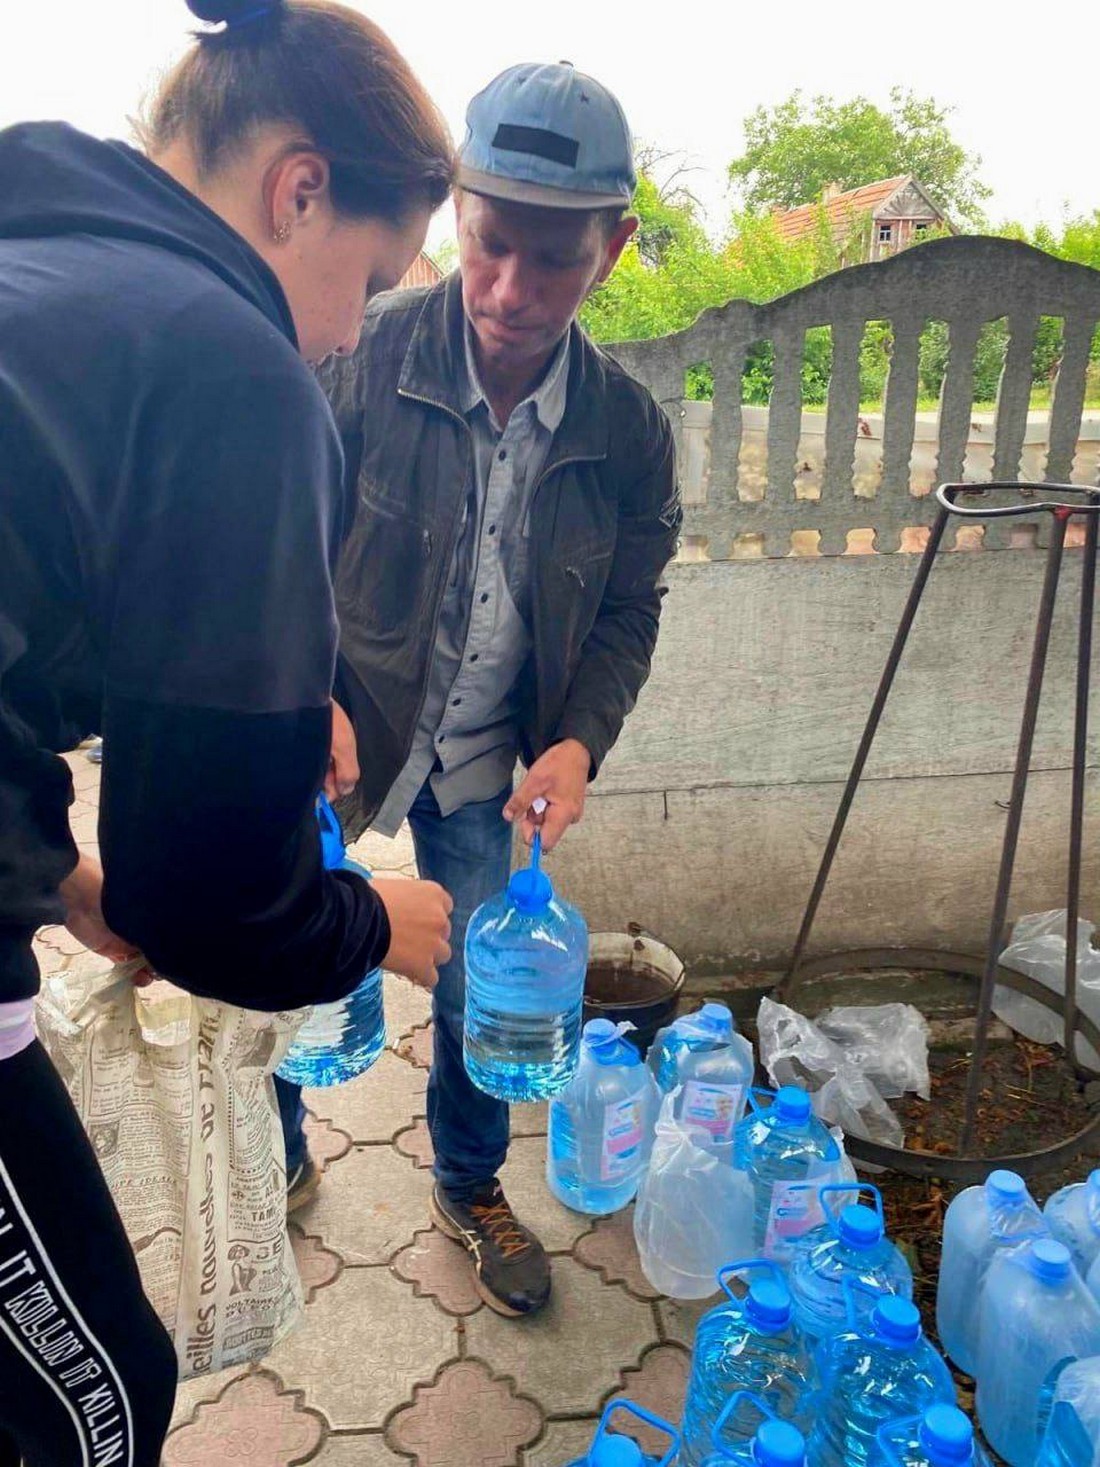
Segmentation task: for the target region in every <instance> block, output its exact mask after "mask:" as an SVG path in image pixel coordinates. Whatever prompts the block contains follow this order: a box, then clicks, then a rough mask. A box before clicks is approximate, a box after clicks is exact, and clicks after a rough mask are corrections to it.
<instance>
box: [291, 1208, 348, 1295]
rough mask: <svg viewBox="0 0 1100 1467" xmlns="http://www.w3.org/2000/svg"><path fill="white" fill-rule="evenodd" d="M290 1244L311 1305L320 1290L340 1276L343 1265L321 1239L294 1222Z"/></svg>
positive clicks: (338, 1257) (338, 1256) (303, 1287)
mask: <svg viewBox="0 0 1100 1467" xmlns="http://www.w3.org/2000/svg"><path fill="white" fill-rule="evenodd" d="M290 1243H291V1247H292V1248H293V1249H294V1261H295V1262H296V1263H297V1265H298V1276H299V1277H300V1279H301V1280H302V1289H303V1291H304V1294H305V1300H306V1303H307V1304H309V1303H311V1302H312V1300H313V1298H314V1296H315V1295H316V1293H317V1291H318V1289H326V1288H328V1286H329V1284H331V1283H332V1282H333V1281H334V1280H335V1279H336V1278H337V1277H338V1276H339V1273H340V1269H341V1268H342V1267H343V1263H342V1260H341V1258H340V1255H339V1254H338V1253H333V1251H332V1249H331V1248H326V1247H325V1245H324V1244H323V1243H322V1242H321V1240H320V1238H315V1237H313V1236H312V1235H311V1234H309V1233H306V1232H303V1230H302V1228H301V1227H300V1226H299V1225H298V1224H297V1223H294V1222H292V1223H291V1224H290Z"/></svg>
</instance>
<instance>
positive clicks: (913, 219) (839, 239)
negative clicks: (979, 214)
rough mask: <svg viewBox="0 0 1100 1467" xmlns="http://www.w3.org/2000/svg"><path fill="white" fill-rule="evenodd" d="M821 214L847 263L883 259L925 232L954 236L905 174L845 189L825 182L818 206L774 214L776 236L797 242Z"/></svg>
mask: <svg viewBox="0 0 1100 1467" xmlns="http://www.w3.org/2000/svg"><path fill="white" fill-rule="evenodd" d="M822 211H824V216H825V219H826V221H827V223H828V226H829V229H830V231H831V232H832V235H833V238H834V239H835V240H836V243H837V244H838V245H839V246H840V248H841V252H842V258H843V263H844V264H845V265H859V264H864V263H866V262H867V261H869V260H882V259H884V258H885V257H886V256H887V255H894V254H896V253H897V252H898V250H903V249H905V248H906V247H907V246H908V245H911V244H912V243H913V242H914V241H915V240H917V239H919V238H920V237H921V236H922V235H923V234H927V233H928V231H929V230H937V231H941V230H944V229H946V230H948V231H950V233H952V234H954V233H955V232H956V231H955V227H954V225H953V224H952V223H951V221H950V220H949V219H948V218H947V216H946V214H944V213H943V211H942V210H941V209H940V208H939V206H938V205H937V204H936V203H935V201H934V200H933V199H932V198H930V197H929V195H928V193H927V192H926V190H925V189H924V188H923V187H922V186H921V184H919V183H918V182H917V180H916V179H915V178H912V177H907V176H904V175H903V176H901V177H899V178H883V179H880V180H879V181H878V182H877V183H868V184H864V185H863V186H862V187H861V188H853V189H846V190H841V189H839V188H838V187H837V186H836V184H829V185H828V186H827V187H826V188H825V189H824V190H823V191H822V195H821V199H820V201H818V202H817V203H813V204H801V205H800V206H799V207H798V208H797V209H785V210H782V211H780V212H777V213H776V215H775V216H774V217H775V223H776V227H777V229H778V231H779V236H780V238H781V239H784V240H795V239H802V238H804V237H805V236H806V235H808V234H812V233H813V232H814V230H815V229H817V228H818V227H819V221H820V219H821V216H822Z"/></svg>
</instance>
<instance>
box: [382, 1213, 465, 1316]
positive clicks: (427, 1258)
mask: <svg viewBox="0 0 1100 1467" xmlns="http://www.w3.org/2000/svg"><path fill="white" fill-rule="evenodd" d="M391 1267H392V1268H393V1271H394V1273H396V1274H397V1276H398V1278H403V1279H405V1280H406V1282H408V1283H410V1284H412V1286H413V1288H414V1289H415V1290H416V1292H417V1293H418V1294H422V1295H424V1296H425V1297H426V1298H429V1299H434V1300H435V1302H436V1303H437V1304H438V1305H439V1307H440V1308H441V1309H445V1310H446V1311H447V1313H448V1314H475V1313H476V1312H477V1310H479V1309H480V1308H482V1303H481V1295H480V1294H479V1293H478V1291H477V1288H476V1287H475V1284H474V1270H473V1265H472V1264H471V1261H470V1257H469V1255H468V1254H467V1252H466V1250H465V1248H462V1247H460V1245H459V1244H458V1243H454V1242H452V1241H451V1239H450V1238H447V1237H444V1235H443V1234H442V1233H441V1232H440V1231H439V1230H438V1228H428V1229H427V1230H426V1231H425V1232H423V1233H417V1235H416V1237H415V1238H414V1239H413V1241H412V1242H411V1243H410V1244H409V1246H408V1247H407V1248H402V1250H401V1252H400V1253H398V1254H397V1256H396V1257H395V1258H394V1260H393V1263H392V1264H391Z"/></svg>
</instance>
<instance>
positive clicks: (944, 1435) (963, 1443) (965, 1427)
mask: <svg viewBox="0 0 1100 1467" xmlns="http://www.w3.org/2000/svg"><path fill="white" fill-rule="evenodd" d="M917 1437H918V1439H919V1441H920V1444H921V1446H922V1447H923V1448H924V1452H925V1455H926V1456H927V1458H928V1460H929V1461H930V1462H931V1463H932V1467H955V1464H956V1463H959V1462H969V1461H970V1460H971V1459H972V1457H973V1456H974V1428H973V1427H972V1426H971V1424H970V1422H969V1421H968V1420H967V1418H966V1417H965V1416H964V1415H963V1413H962V1412H961V1411H960V1410H959V1408H958V1406H948V1405H939V1406H929V1408H928V1410H927V1411H926V1412H925V1413H924V1419H923V1420H922V1421H921V1424H920V1428H919V1430H918V1432H917Z"/></svg>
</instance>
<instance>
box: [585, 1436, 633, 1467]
mask: <svg viewBox="0 0 1100 1467" xmlns="http://www.w3.org/2000/svg"><path fill="white" fill-rule="evenodd" d="M584 1460H585V1463H586V1467H643V1464H644V1462H645V1457H644V1456H643V1454H642V1449H641V1447H640V1446H639V1445H638V1443H637V1442H636V1441H634V1440H633V1438H631V1437H629V1436H619V1435H618V1434H617V1433H616V1434H615V1435H611V1434H610V1433H607V1434H606V1435H604V1436H601V1437H600V1439H599V1441H598V1442H597V1443H596V1444H595V1446H594V1447H593V1448H592V1450H591V1451H590V1452H589V1454H588V1456H587V1457H586V1458H585V1459H584Z"/></svg>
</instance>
